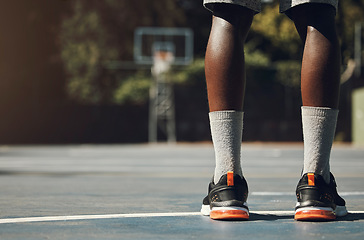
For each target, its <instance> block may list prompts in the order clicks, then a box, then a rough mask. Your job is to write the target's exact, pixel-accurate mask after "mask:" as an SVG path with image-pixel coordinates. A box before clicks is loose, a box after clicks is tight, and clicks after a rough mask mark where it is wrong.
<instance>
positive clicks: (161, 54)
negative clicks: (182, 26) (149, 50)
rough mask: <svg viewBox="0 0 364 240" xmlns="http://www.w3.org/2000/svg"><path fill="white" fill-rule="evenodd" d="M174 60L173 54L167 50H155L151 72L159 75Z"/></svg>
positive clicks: (166, 69)
mask: <svg viewBox="0 0 364 240" xmlns="http://www.w3.org/2000/svg"><path fill="white" fill-rule="evenodd" d="M173 61H174V55H173V53H172V52H168V51H155V52H154V56H153V66H152V74H153V75H154V76H159V75H161V74H164V73H166V72H168V71H169V69H170V68H171V65H172V63H173Z"/></svg>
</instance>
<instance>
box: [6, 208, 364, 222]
mask: <svg viewBox="0 0 364 240" xmlns="http://www.w3.org/2000/svg"><path fill="white" fill-rule="evenodd" d="M250 213H251V214H260V215H277V216H287V215H292V216H293V214H294V211H250ZM349 213H352V214H353V213H354V214H364V211H350V212H349ZM199 215H201V213H200V212H175V213H128V214H100V215H74V216H48V217H27V218H3V219H0V224H4V223H31V222H56V221H72V220H96V219H116V218H146V217H183V216H199ZM201 216H202V215H201Z"/></svg>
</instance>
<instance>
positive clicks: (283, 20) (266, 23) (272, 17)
mask: <svg viewBox="0 0 364 240" xmlns="http://www.w3.org/2000/svg"><path fill="white" fill-rule="evenodd" d="M250 35H251V39H249V41H248V43H249V44H250V45H252V46H253V45H255V47H256V49H260V50H262V51H263V52H264V53H265V54H267V56H268V58H269V59H270V60H271V61H276V60H278V59H281V58H282V56H283V57H287V58H292V57H296V56H297V54H299V52H300V49H301V45H302V44H301V40H300V38H299V36H298V34H297V31H296V29H295V27H294V24H293V23H292V21H291V20H290V19H289V18H288V17H287V16H286V15H285V14H279V3H278V2H277V1H276V2H275V3H273V4H270V5H265V6H264V7H263V11H262V12H261V13H260V14H257V15H256V16H255V17H254V21H253V24H252V28H251V34H250ZM251 42H252V43H251Z"/></svg>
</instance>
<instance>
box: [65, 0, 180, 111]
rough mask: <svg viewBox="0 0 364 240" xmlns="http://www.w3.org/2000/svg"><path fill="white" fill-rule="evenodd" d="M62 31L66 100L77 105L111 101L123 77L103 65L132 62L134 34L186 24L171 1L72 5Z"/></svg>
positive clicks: (88, 0) (85, 0) (93, 0)
mask: <svg viewBox="0 0 364 240" xmlns="http://www.w3.org/2000/svg"><path fill="white" fill-rule="evenodd" d="M71 4H72V8H73V11H72V13H71V14H70V15H69V16H67V17H66V18H65V19H64V21H63V25H62V28H61V33H60V39H61V44H62V51H61V55H62V59H63V61H64V64H65V70H66V72H67V73H68V82H67V92H68V94H69V97H70V98H71V99H73V100H75V101H77V102H80V103H90V104H100V103H110V102H112V100H113V96H114V91H115V89H116V87H117V86H120V85H122V82H123V80H124V79H125V74H128V73H122V74H120V73H119V72H117V71H110V70H107V69H106V68H105V67H104V62H105V61H110V60H119V61H120V60H124V61H125V60H130V59H132V55H133V33H134V29H135V28H136V27H139V26H165V27H172V26H179V25H182V24H183V23H184V21H185V19H184V15H183V12H182V10H181V8H178V7H177V6H176V2H175V1H170V0H159V1H158V3H156V2H155V1H149V0H139V1H133V0H123V1H118V0H105V1H98V0H75V1H72V2H71Z"/></svg>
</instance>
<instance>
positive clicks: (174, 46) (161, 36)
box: [134, 27, 193, 65]
mask: <svg viewBox="0 0 364 240" xmlns="http://www.w3.org/2000/svg"><path fill="white" fill-rule="evenodd" d="M155 52H169V53H170V54H172V55H173V62H172V63H171V64H172V65H188V64H190V63H191V62H192V60H193V32H192V30H191V29H189V28H162V27H139V28H137V29H136V30H135V32H134V61H135V62H136V63H137V64H144V65H153V63H154V58H155Z"/></svg>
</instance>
